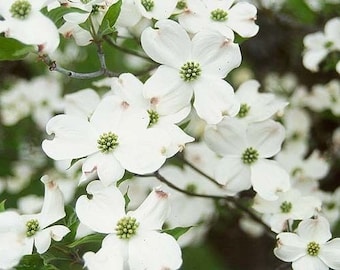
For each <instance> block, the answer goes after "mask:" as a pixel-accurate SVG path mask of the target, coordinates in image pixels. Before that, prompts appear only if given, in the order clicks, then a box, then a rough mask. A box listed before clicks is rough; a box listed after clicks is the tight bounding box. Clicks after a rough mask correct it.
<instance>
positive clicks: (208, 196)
mask: <svg viewBox="0 0 340 270" xmlns="http://www.w3.org/2000/svg"><path fill="white" fill-rule="evenodd" d="M149 176H155V177H156V178H157V179H158V180H159V181H161V182H162V183H164V184H166V185H167V186H169V187H170V188H173V189H175V190H177V191H179V192H181V193H184V194H186V195H189V196H193V197H200V198H208V199H217V200H225V201H227V202H230V203H232V204H234V206H235V207H237V208H238V209H240V210H242V211H243V212H245V213H247V214H248V216H249V217H250V218H251V219H253V220H254V221H256V222H258V223H259V224H261V225H262V226H263V227H264V228H265V229H266V230H267V231H268V232H269V235H270V236H271V237H272V238H275V235H274V234H273V232H272V231H271V228H270V227H269V226H268V225H267V224H266V223H264V222H263V221H262V219H261V218H260V217H258V216H257V215H256V214H255V213H253V212H252V211H250V210H249V209H248V208H247V207H246V206H244V205H242V204H241V203H240V202H239V201H237V200H236V199H235V198H234V197H228V196H225V197H224V196H216V195H207V194H198V193H194V192H190V191H187V190H184V189H181V188H180V187H178V186H176V185H174V184H173V183H171V182H169V181H168V180H167V179H166V178H165V177H164V176H162V175H161V174H160V173H159V171H156V172H154V173H153V174H152V175H145V177H149Z"/></svg>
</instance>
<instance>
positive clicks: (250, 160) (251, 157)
mask: <svg viewBox="0 0 340 270" xmlns="http://www.w3.org/2000/svg"><path fill="white" fill-rule="evenodd" d="M258 158H259V152H257V150H256V149H254V148H253V147H249V148H247V149H246V150H245V151H244V152H243V154H242V161H243V163H244V164H246V165H251V164H254V163H255V162H256V161H257V160H258Z"/></svg>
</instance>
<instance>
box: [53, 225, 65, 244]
mask: <svg viewBox="0 0 340 270" xmlns="http://www.w3.org/2000/svg"><path fill="white" fill-rule="evenodd" d="M49 230H50V234H51V238H52V239H53V240H54V241H61V240H62V239H63V238H64V236H65V235H66V234H68V233H69V232H70V229H69V228H67V227H66V226H63V225H54V226H51V227H49Z"/></svg>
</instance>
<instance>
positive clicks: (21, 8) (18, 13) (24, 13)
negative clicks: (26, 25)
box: [9, 0, 32, 20]
mask: <svg viewBox="0 0 340 270" xmlns="http://www.w3.org/2000/svg"><path fill="white" fill-rule="evenodd" d="M31 10H32V5H31V3H30V2H28V1H27V0H17V1H15V2H14V3H13V4H12V6H11V8H10V10H9V11H10V12H11V14H12V17H13V18H17V19H20V20H24V19H26V18H27V17H28V15H29V14H30V12H31Z"/></svg>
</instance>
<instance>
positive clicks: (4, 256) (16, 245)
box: [0, 232, 26, 269]
mask: <svg viewBox="0 0 340 270" xmlns="http://www.w3.org/2000/svg"><path fill="white" fill-rule="evenodd" d="M20 237H21V235H20V236H19V235H18V234H17V233H13V232H7V233H0V253H1V256H0V269H12V267H14V266H16V265H17V264H19V262H20V259H21V257H22V256H24V255H25V254H26V253H25V249H24V242H23V241H21V239H20Z"/></svg>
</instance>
